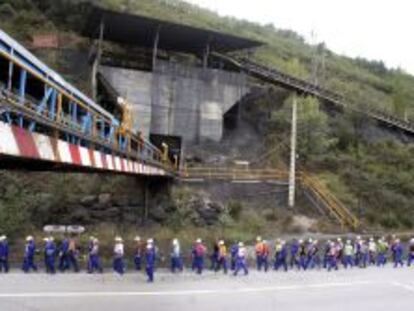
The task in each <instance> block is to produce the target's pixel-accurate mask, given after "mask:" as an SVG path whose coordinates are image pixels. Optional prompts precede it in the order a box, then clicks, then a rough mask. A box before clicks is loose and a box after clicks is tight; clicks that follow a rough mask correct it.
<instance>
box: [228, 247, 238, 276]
mask: <svg viewBox="0 0 414 311" xmlns="http://www.w3.org/2000/svg"><path fill="white" fill-rule="evenodd" d="M238 251H239V244H238V243H237V242H234V243H233V245H232V246H231V247H230V269H231V270H232V271H234V270H236V260H237V253H238Z"/></svg>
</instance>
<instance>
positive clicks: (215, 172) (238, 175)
mask: <svg viewBox="0 0 414 311" xmlns="http://www.w3.org/2000/svg"><path fill="white" fill-rule="evenodd" d="M180 176H181V178H204V179H221V180H231V181H237V180H285V179H286V180H287V177H288V175H287V173H286V172H283V171H280V170H276V169H241V168H225V167H223V168H218V167H203V168H201V167H197V168H185V169H184V170H183V171H182V172H181V174H180Z"/></svg>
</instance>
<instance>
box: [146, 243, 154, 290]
mask: <svg viewBox="0 0 414 311" xmlns="http://www.w3.org/2000/svg"><path fill="white" fill-rule="evenodd" d="M155 259H156V251H155V245H154V240H153V239H148V241H147V249H146V251H145V261H146V268H145V271H146V272H147V277H148V279H147V282H149V283H152V282H154V269H155Z"/></svg>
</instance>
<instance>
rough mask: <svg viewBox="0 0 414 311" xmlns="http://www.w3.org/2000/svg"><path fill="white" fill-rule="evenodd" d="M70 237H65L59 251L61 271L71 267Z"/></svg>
mask: <svg viewBox="0 0 414 311" xmlns="http://www.w3.org/2000/svg"><path fill="white" fill-rule="evenodd" d="M68 255H69V239H68V238H67V237H64V238H63V240H62V244H61V245H60V251H59V270H60V271H61V272H64V271H66V270H67V269H69V258H68Z"/></svg>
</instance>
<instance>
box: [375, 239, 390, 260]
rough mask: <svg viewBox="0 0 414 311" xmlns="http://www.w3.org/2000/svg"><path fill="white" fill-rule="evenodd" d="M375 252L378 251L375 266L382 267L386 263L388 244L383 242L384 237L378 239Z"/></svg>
mask: <svg viewBox="0 0 414 311" xmlns="http://www.w3.org/2000/svg"><path fill="white" fill-rule="evenodd" d="M377 251H378V255H377V266H378V267H380V266H382V267H384V266H385V264H386V263H387V251H388V243H387V242H386V241H385V238H384V237H382V238H380V239H378V244H377Z"/></svg>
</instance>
